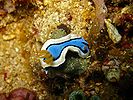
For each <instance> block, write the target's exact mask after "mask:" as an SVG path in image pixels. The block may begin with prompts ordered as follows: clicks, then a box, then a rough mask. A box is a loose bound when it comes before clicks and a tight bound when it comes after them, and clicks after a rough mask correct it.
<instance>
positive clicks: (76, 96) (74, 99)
mask: <svg viewBox="0 0 133 100" xmlns="http://www.w3.org/2000/svg"><path fill="white" fill-rule="evenodd" d="M69 100H86V97H85V95H84V93H83V92H82V91H81V90H78V91H73V92H72V93H71V94H70V95H69Z"/></svg>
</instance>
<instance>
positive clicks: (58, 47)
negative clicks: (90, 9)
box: [40, 34, 89, 68]
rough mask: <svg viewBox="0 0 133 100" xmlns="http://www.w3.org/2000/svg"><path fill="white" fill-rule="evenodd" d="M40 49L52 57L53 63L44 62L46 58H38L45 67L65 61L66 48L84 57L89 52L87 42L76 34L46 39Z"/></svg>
mask: <svg viewBox="0 0 133 100" xmlns="http://www.w3.org/2000/svg"><path fill="white" fill-rule="evenodd" d="M41 50H46V51H48V52H49V53H50V54H51V55H52V57H53V63H52V64H48V63H46V62H45V60H47V59H48V58H40V61H41V65H42V67H43V68H46V67H58V66H59V65H61V64H63V63H64V62H65V56H66V54H67V52H68V50H70V51H73V52H77V53H78V55H79V56H80V57H82V58H85V57H87V56H88V54H89V47H88V42H86V41H85V40H84V39H83V37H81V36H78V35H76V34H68V35H67V36H64V37H62V38H59V39H50V40H47V41H46V42H45V43H44V44H43V46H42V48H41Z"/></svg>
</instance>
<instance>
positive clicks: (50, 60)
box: [38, 50, 53, 65]
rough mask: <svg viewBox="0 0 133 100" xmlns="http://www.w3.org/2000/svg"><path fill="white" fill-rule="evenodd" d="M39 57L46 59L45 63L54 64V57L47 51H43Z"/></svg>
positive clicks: (39, 53)
mask: <svg viewBox="0 0 133 100" xmlns="http://www.w3.org/2000/svg"><path fill="white" fill-rule="evenodd" d="M38 57H40V58H44V62H45V63H47V64H49V65H51V64H52V63H53V57H52V55H51V54H50V53H49V52H48V51H47V50H41V51H39V52H38Z"/></svg>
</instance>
